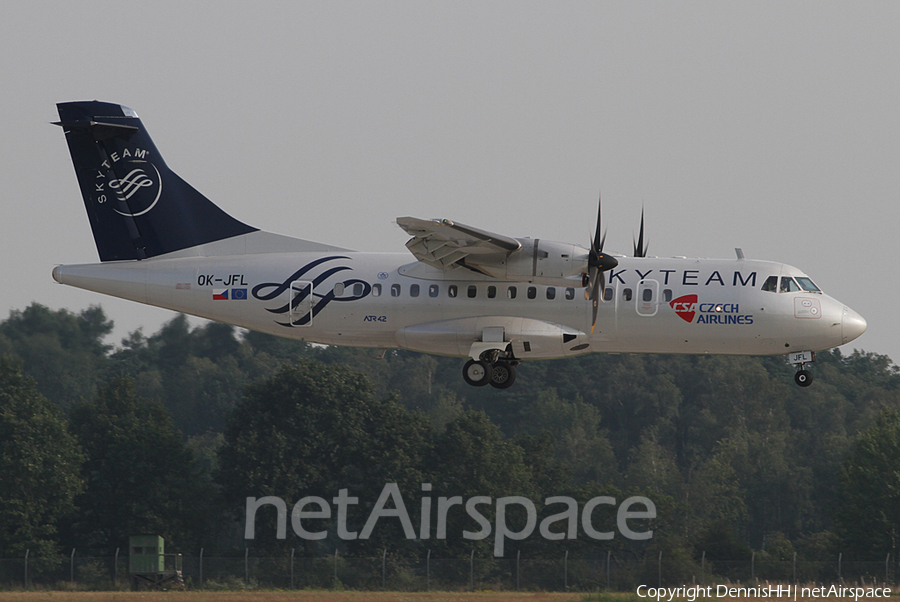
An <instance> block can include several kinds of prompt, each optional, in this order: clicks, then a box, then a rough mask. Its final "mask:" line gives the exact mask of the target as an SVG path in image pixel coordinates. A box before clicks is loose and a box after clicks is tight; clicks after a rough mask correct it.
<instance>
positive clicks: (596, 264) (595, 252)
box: [586, 198, 619, 334]
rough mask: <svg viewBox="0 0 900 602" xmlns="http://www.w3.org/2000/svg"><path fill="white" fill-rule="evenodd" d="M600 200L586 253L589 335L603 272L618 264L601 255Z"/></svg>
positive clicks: (603, 281) (600, 297)
mask: <svg viewBox="0 0 900 602" xmlns="http://www.w3.org/2000/svg"><path fill="white" fill-rule="evenodd" d="M601 216H602V199H600V198H598V200H597V230H596V231H595V232H594V240H593V241H592V242H591V249H590V252H589V253H588V274H587V282H586V285H587V289H588V291H587V292H588V299H590V300H591V302H592V306H593V307H592V315H591V334H593V333H594V326H595V325H596V324H597V307H598V304H599V303H600V302H601V301H603V292H602V291H603V290H605V289H606V276H605V274H604V272H606V271H608V270H611V269H613V268H614V267H616V266H617V265H619V262H618V261H617V260H616V258H615V257H612V256H610V255H606V254H604V253H603V245H604V244H605V243H606V232H603V235H602V236H601V234H600V232H601V229H602V228H601Z"/></svg>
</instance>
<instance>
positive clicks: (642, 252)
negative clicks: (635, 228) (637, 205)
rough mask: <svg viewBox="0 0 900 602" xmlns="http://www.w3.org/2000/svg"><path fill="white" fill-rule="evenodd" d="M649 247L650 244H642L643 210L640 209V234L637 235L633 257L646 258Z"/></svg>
mask: <svg viewBox="0 0 900 602" xmlns="http://www.w3.org/2000/svg"><path fill="white" fill-rule="evenodd" d="M632 240H633V239H632ZM649 246H650V243H647V244H646V245H645V244H644V208H643V207H641V233H640V234H638V239H637V242H635V243H634V256H635V257H646V256H647V247H649Z"/></svg>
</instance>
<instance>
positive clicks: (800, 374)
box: [794, 370, 813, 387]
mask: <svg viewBox="0 0 900 602" xmlns="http://www.w3.org/2000/svg"><path fill="white" fill-rule="evenodd" d="M812 381H813V375H812V372H810V371H809V370H798V371H797V373H796V374H795V375H794V382H795V383H797V384H798V385H800V386H801V387H808V386H810V385H811V384H812Z"/></svg>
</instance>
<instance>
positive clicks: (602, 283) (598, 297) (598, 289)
mask: <svg viewBox="0 0 900 602" xmlns="http://www.w3.org/2000/svg"><path fill="white" fill-rule="evenodd" d="M599 276H600V277H599V278H596V279H595V280H594V290H593V291H592V293H591V298H592V299H593V301H592V302H591V334H594V327H595V326H596V325H597V309H598V308H599V307H600V301H603V291H605V290H606V275H605V274H604V273H603V272H600V274H599Z"/></svg>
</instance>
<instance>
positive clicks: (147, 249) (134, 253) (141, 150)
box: [56, 101, 256, 261]
mask: <svg viewBox="0 0 900 602" xmlns="http://www.w3.org/2000/svg"><path fill="white" fill-rule="evenodd" d="M57 109H59V118H60V121H59V122H58V123H57V124H56V125H59V126H62V128H63V129H64V130H65V133H66V142H67V143H68V145H69V152H70V153H71V155H72V162H73V163H74V164H75V173H76V175H77V176H78V184H79V185H80V186H81V195H82V197H83V198H84V204H85V207H86V208H87V212H88V217H89V219H90V221H91V229H92V230H93V232H94V241H95V242H96V243H97V251H98V252H99V253H100V261H114V260H126V259H146V258H148V257H155V256H157V255H162V254H164V253H170V252H172V251H178V250H181V249H186V248H189V247H194V246H197V245H201V244H204V243H209V242H213V241H216V240H222V239H225V238H231V237H232V236H238V235H240V234H246V233H248V232H254V231H256V228H252V227H250V226H248V225H246V224H244V223H241V222H239V221H238V220H236V219H234V218H233V217H231V216H230V215H228V214H227V213H225V212H224V211H222V210H221V209H219V208H218V207H217V206H215V205H214V204H213V203H212V202H211V201H210V200H209V199H207V198H206V197H205V196H203V195H202V194H200V193H199V192H197V191H196V190H195V189H194V188H192V187H191V185H190V184H188V183H187V182H185V181H184V180H182V179H181V178H179V177H178V176H177V175H176V174H175V172H173V171H171V170H169V168H168V167H166V164H165V161H163V158H162V156H160V154H159V151H157V150H156V147H155V146H154V145H153V141H152V140H151V139H150V136H149V134H147V130H145V129H144V126H143V125H142V124H141V120H140V119H139V118H138V116H137V115H136V114H135V112H134V111H132V110H131V109H129V108H127V107H123V106H120V105H116V104H110V103H105V102H97V101H93V102H66V103H60V104H58V105H57Z"/></svg>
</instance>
